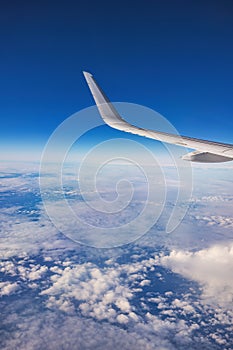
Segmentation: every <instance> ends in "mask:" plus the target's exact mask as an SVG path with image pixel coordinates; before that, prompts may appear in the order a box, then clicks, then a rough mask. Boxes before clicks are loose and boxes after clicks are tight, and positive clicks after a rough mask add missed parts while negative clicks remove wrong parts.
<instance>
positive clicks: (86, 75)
mask: <svg viewBox="0 0 233 350" xmlns="http://www.w3.org/2000/svg"><path fill="white" fill-rule="evenodd" d="M83 75H84V77H85V78H88V77H92V76H93V75H92V74H91V73H89V72H86V71H83Z"/></svg>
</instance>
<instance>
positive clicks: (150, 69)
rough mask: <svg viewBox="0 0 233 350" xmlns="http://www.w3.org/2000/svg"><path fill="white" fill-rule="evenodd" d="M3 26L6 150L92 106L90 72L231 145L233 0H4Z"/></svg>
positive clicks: (42, 137) (131, 98)
mask: <svg viewBox="0 0 233 350" xmlns="http://www.w3.org/2000/svg"><path fill="white" fill-rule="evenodd" d="M0 33H1V34H0V44H1V65H0V74H1V75H0V76H1V79H0V90H1V91H0V92H1V104H0V114H1V142H0V143H1V145H2V149H3V152H5V151H6V150H7V149H10V148H11V147H12V148H15V147H16V146H17V149H18V151H19V152H20V151H21V150H23V149H25V148H30V150H31V151H33V150H34V149H36V148H37V147H39V148H41V147H43V145H44V144H45V142H46V140H47V138H48V137H49V135H50V134H51V133H52V132H53V130H54V129H55V128H56V126H58V124H59V123H61V122H62V121H63V120H64V119H65V118H67V117H68V116H69V115H71V114H73V113H74V112H76V111H78V110H80V109H82V108H85V107H88V106H90V105H92V104H93V101H92V98H91V96H90V93H89V91H88V88H87V86H86V83H85V81H84V78H83V76H82V73H81V72H82V70H87V71H90V72H92V73H93V74H94V75H95V77H96V79H97V81H98V82H99V83H100V85H101V86H102V87H103V89H104V90H105V91H106V93H107V95H108V96H109V97H110V99H111V100H113V101H125V102H132V103H138V104H142V105H145V106H147V107H150V108H153V109H155V110H156V111H158V112H160V113H161V114H162V115H164V116H165V117H167V118H168V120H170V122H171V123H173V125H174V126H175V127H176V128H177V129H178V131H179V132H180V133H181V134H183V135H188V136H194V137H200V138H205V139H212V140H218V141H223V142H228V143H233V138H232V130H233V118H232V116H233V98H232V96H233V64H232V62H233V2H232V1H231V0H222V1H219V0H217V1H216V0H203V1H199V0H196V1H191V0H156V1H144V2H143V1H121V0H120V1H117V2H109V1H82V2H78V1H51V0H50V1H44V0H42V1H40V2H34V1H20V2H19V1H16V0H14V1H10V2H6V1H5V2H2V3H1V10H0ZM105 131H106V130H105Z"/></svg>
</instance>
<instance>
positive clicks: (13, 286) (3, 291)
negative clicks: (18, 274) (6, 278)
mask: <svg viewBox="0 0 233 350" xmlns="http://www.w3.org/2000/svg"><path fill="white" fill-rule="evenodd" d="M17 289H19V285H18V283H16V282H14V283H9V282H0V296H3V295H10V294H13V293H15V292H16V291H17Z"/></svg>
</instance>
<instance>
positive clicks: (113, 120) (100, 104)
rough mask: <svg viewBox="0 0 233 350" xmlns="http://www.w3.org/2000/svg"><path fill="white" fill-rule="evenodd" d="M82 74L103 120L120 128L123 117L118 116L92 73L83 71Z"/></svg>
mask: <svg viewBox="0 0 233 350" xmlns="http://www.w3.org/2000/svg"><path fill="white" fill-rule="evenodd" d="M83 75H84V77H85V79H86V82H87V84H88V87H89V89H90V91H91V94H92V96H93V98H94V101H95V103H96V106H97V108H98V110H99V113H100V115H101V117H102V118H103V120H104V122H105V123H106V124H108V125H109V126H111V127H113V128H115V129H118V130H121V127H120V124H121V123H122V122H123V119H122V118H121V117H120V115H119V114H118V112H117V111H116V109H115V108H114V106H113V105H112V104H111V102H110V100H109V99H108V97H107V96H106V95H105V93H104V92H103V90H102V89H101V88H100V87H99V86H98V84H97V82H96V81H95V79H94V78H93V76H92V74H90V73H88V72H83Z"/></svg>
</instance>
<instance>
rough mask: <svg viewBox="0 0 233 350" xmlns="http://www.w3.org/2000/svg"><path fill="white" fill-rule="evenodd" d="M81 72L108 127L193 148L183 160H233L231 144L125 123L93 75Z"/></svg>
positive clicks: (207, 161)
mask: <svg viewBox="0 0 233 350" xmlns="http://www.w3.org/2000/svg"><path fill="white" fill-rule="evenodd" d="M83 74H84V77H85V79H86V82H87V84H88V86H89V89H90V91H91V94H92V96H93V98H94V101H95V103H96V105H97V108H98V110H99V113H100V115H101V117H102V118H103V120H104V122H105V123H106V124H107V125H109V126H110V127H112V128H114V129H117V130H121V131H124V132H128V133H131V134H136V135H140V136H144V137H147V138H150V139H154V140H158V141H161V142H167V143H171V144H175V145H178V146H183V147H187V148H191V149H194V150H195V151H194V152H191V153H188V154H186V155H184V156H183V157H182V158H183V159H184V160H188V161H192V162H203V163H218V162H227V161H231V160H233V145H231V144H226V143H219V142H213V141H206V140H199V139H196V138H191V137H186V136H180V135H174V134H168V133H165V132H160V131H154V130H147V129H142V128H138V127H136V126H134V125H131V124H129V123H127V122H126V121H125V120H124V119H123V118H122V117H121V116H120V115H119V114H118V112H117V111H116V109H115V108H114V106H113V105H112V103H111V102H110V101H109V99H108V98H107V96H106V95H105V93H104V92H103V90H102V89H101V88H100V87H99V86H98V84H97V83H96V81H95V79H94V78H93V76H92V75H91V74H90V73H87V72H83Z"/></svg>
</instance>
